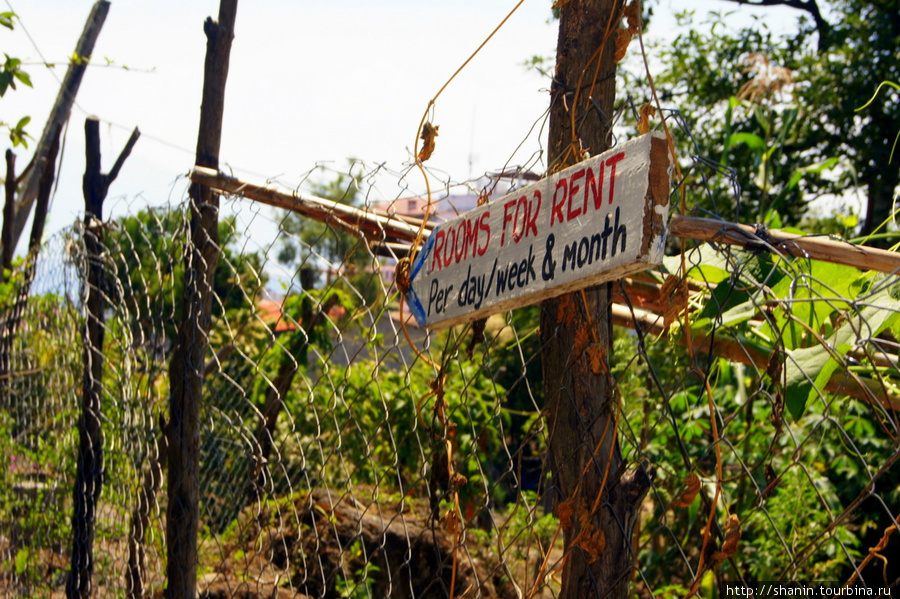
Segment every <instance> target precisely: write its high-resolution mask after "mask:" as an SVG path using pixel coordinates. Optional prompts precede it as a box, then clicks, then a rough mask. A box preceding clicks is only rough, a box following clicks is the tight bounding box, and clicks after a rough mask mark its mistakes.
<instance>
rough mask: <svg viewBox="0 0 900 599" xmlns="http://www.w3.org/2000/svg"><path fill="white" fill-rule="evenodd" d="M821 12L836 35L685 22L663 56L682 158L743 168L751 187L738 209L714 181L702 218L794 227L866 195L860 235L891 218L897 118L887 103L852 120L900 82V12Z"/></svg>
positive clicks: (662, 82)
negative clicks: (777, 221) (819, 208)
mask: <svg viewBox="0 0 900 599" xmlns="http://www.w3.org/2000/svg"><path fill="white" fill-rule="evenodd" d="M822 10H823V13H824V14H826V15H827V16H828V19H829V20H830V22H829V24H828V25H827V26H826V25H824V24H822V25H818V26H817V24H815V23H812V22H810V21H808V20H805V19H803V18H801V19H800V25H799V27H798V29H797V30H796V32H794V33H791V34H788V35H785V36H776V35H773V34H772V33H771V32H770V31H769V30H768V28H767V25H766V19H765V18H758V19H757V20H756V21H755V22H754V23H753V24H751V25H750V26H746V27H743V28H741V29H739V30H735V29H733V28H730V27H729V26H728V18H727V15H723V14H721V13H710V15H709V16H708V18H707V19H706V20H704V21H701V22H699V23H698V22H697V21H695V19H694V16H693V14H692V13H683V14H681V15H680V16H679V18H680V20H679V26H680V27H681V28H682V30H683V31H682V32H681V33H679V35H678V36H676V38H675V40H674V41H673V42H672V44H671V45H667V46H665V47H660V48H657V52H656V53H657V55H658V56H659V57H660V58H661V59H662V60H663V63H664V65H665V66H664V71H663V73H661V74H660V75H659V76H658V77H657V79H656V82H657V86H658V89H659V90H660V92H661V95H662V97H663V100H664V101H665V99H666V98H677V100H678V106H677V107H678V109H679V110H680V111H681V113H682V115H683V116H684V118H685V120H686V121H687V122H688V124H689V126H690V129H691V133H692V135H693V137H692V139H690V140H688V139H683V138H682V139H679V140H678V142H679V145H680V146H681V148H682V151H681V152H680V154H681V155H683V156H692V155H696V154H698V153H699V154H700V155H701V156H705V157H708V158H711V159H712V160H713V161H714V162H718V164H719V165H721V166H723V167H725V166H727V167H730V168H732V169H734V172H735V174H736V177H737V181H738V182H739V183H740V184H741V186H742V188H743V194H742V195H741V197H740V200H741V202H740V206H739V207H740V210H737V209H736V208H735V207H734V199H733V197H732V191H731V189H730V181H728V180H725V178H722V177H720V178H718V179H721V180H713V181H710V182H709V183H708V187H709V191H710V193H709V194H708V195H707V198H705V199H701V204H700V207H701V208H702V209H706V210H710V211H712V212H713V213H714V214H716V215H718V216H721V217H723V218H725V219H727V220H738V219H740V220H743V221H745V222H767V221H769V219H770V211H775V212H777V213H779V214H780V216H781V219H782V221H783V224H784V225H788V226H790V225H794V224H796V223H798V222H799V220H800V218H801V217H802V216H803V215H804V212H805V211H806V206H807V204H808V203H809V202H810V201H812V200H814V199H816V198H818V197H820V196H822V195H825V194H834V195H835V196H837V197H838V198H839V199H843V198H847V199H849V198H851V197H853V195H854V194H855V193H858V194H859V195H862V196H864V197H866V198H867V210H866V212H867V218H866V221H865V222H864V223H862V225H863V226H862V228H863V232H865V233H869V232H871V231H873V230H874V229H875V228H876V227H877V226H878V225H879V224H880V223H881V222H883V221H885V220H886V219H887V218H888V216H889V215H890V213H891V205H892V202H893V195H894V190H895V189H896V187H897V184H898V181H900V172H898V169H896V168H891V166H890V165H889V162H890V154H891V152H892V148H893V144H894V143H895V141H896V136H897V133H898V131H900V112H898V111H897V110H896V109H895V107H894V106H893V105H892V104H890V103H887V102H884V103H882V102H872V103H870V104H868V105H867V109H866V110H865V111H863V112H855V109H857V108H858V107H859V106H861V105H863V104H864V103H865V102H866V100H868V99H869V95H870V94H871V90H873V89H876V87H877V86H878V85H879V84H880V83H881V82H884V81H897V80H900V63H898V61H897V60H896V51H897V46H896V40H897V39H898V37H900V23H898V20H897V19H896V7H895V6H893V5H892V4H890V3H873V2H869V1H866V0H833V1H830V2H827V3H826V6H822ZM636 80H637V81H642V80H643V78H641V77H637V78H636ZM648 97H649V94H648ZM691 166H693V165H688V164H686V165H685V170H686V172H687V171H688V169H689V168H690V167H691ZM698 174H699V175H701V177H706V176H708V175H709V173H708V172H701V173H698ZM701 180H702V179H701ZM704 184H705V185H706V183H704ZM696 195H699V194H696ZM695 197H696V196H695Z"/></svg>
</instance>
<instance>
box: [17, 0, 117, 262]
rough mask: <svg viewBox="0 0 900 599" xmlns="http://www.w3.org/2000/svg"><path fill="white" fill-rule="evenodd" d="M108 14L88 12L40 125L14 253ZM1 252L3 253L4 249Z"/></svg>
mask: <svg viewBox="0 0 900 599" xmlns="http://www.w3.org/2000/svg"><path fill="white" fill-rule="evenodd" d="M108 12H109V2H107V1H106V0H98V1H97V2H96V3H95V4H94V6H93V7H92V8H91V13H90V15H88V18H87V21H86V22H85V24H84V30H83V31H82V32H81V37H80V38H78V43H77V44H76V45H75V55H76V56H77V57H78V60H77V61H73V62H72V64H70V65H69V68H68V70H67V71H66V75H65V77H64V78H63V82H62V85H61V86H60V89H59V94H58V95H57V96H56V101H55V102H54V103H53V108H52V109H51V110H50V116H49V117H48V118H47V124H46V125H44V131H43V133H42V134H41V138H40V140H38V144H37V146H36V147H35V150H34V158H33V159H32V163H33V164H32V166H33V168H31V170H30V171H29V172H28V174H27V176H26V177H25V179H24V180H23V181H22V189H21V191H20V193H19V197H18V200H17V202H16V209H15V212H16V215H15V220H14V221H13V224H12V238H11V241H10V243H9V245H10V246H11V247H12V251H14V250H15V247H16V245H17V244H18V243H19V238H20V237H21V236H22V232H23V231H24V230H25V223H26V222H27V221H28V215H29V214H30V212H31V205H32V204H33V203H34V200H35V198H36V197H37V191H38V186H39V184H40V180H41V177H42V174H43V169H45V168H48V167H47V165H49V168H51V169H52V168H53V165H54V164H55V162H56V161H55V160H54V161H45V158H46V157H47V155H48V154H49V151H50V146H51V145H52V142H53V139H54V137H57V136H58V131H59V130H61V129H62V126H63V123H65V122H66V121H67V120H68V118H69V114H70V113H71V111H72V104H74V103H75V96H76V95H77V94H78V88H79V87H80V86H81V80H82V79H84V73H85V71H87V66H88V61H87V59H89V58H90V56H91V54H93V52H94V44H95V43H96V42H97V38H98V37H99V36H100V30H101V29H102V28H103V23H104V21H105V20H106V14H107V13H108ZM54 132H56V133H54ZM3 243H4V244H6V243H7V240H5V239H4V240H3ZM3 251H6V249H5V245H4V250H3Z"/></svg>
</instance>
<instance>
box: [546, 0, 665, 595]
mask: <svg viewBox="0 0 900 599" xmlns="http://www.w3.org/2000/svg"><path fill="white" fill-rule="evenodd" d="M619 5H620V3H619V2H616V1H614V0H571V1H570V2H566V3H561V7H560V15H559V39H558V43H557V63H556V75H555V77H554V79H553V89H552V96H551V107H550V141H549V149H548V155H549V158H550V161H551V162H550V165H551V170H560V169H561V168H563V167H566V166H570V165H572V164H574V163H576V162H578V161H579V160H581V158H582V151H589V152H590V154H591V155H596V154H599V153H601V152H603V151H604V150H606V149H608V148H609V145H610V136H611V131H610V128H611V118H612V114H613V102H614V99H615V74H616V61H615V58H614V40H615V31H616V29H617V27H618V24H619V21H620V19H621V13H620V12H619V9H618V6H619ZM614 13H615V14H614ZM573 112H574V114H573ZM610 288H611V285H610V284H606V285H600V286H597V287H592V288H589V289H586V290H584V291H583V292H576V293H572V294H567V295H563V296H561V297H558V298H554V299H550V300H547V301H544V302H543V303H542V304H541V341H542V346H543V353H542V356H543V357H542V363H543V371H544V385H545V398H546V407H547V412H548V416H547V419H548V423H549V427H550V440H549V456H548V459H549V461H550V470H551V471H552V473H553V477H554V479H553V487H552V488H551V489H550V492H553V493H554V495H553V497H552V499H553V504H554V508H555V512H556V515H557V517H558V518H559V520H560V525H561V526H562V529H563V532H564V539H565V552H566V559H565V565H564V567H563V572H562V589H561V590H560V594H559V596H560V597H561V598H564V599H576V598H579V599H580V598H584V597H608V598H624V597H627V596H628V583H629V579H630V578H631V576H630V573H631V566H632V564H633V562H634V555H633V553H632V548H631V536H632V534H631V533H632V529H633V522H634V520H633V515H634V514H635V513H636V510H637V508H638V507H639V504H640V501H641V500H642V499H643V497H644V495H645V494H646V491H647V489H648V487H649V481H648V479H647V475H646V473H644V472H643V470H638V471H635V472H629V473H626V472H625V463H624V461H623V459H622V455H621V452H620V450H619V444H618V434H617V424H618V401H617V398H616V394H615V385H614V383H613V381H612V380H611V378H610V376H609V356H610V353H611V350H612V323H611V318H610V295H611V293H610V292H611V289H610ZM589 345H592V346H593V348H590V349H592V351H591V352H590V353H592V354H593V355H594V356H597V355H599V356H602V360H601V362H602V363H601V364H600V365H599V366H598V365H596V364H594V365H592V364H591V360H590V359H589V357H588V354H589V351H588V349H589V347H588V346H589Z"/></svg>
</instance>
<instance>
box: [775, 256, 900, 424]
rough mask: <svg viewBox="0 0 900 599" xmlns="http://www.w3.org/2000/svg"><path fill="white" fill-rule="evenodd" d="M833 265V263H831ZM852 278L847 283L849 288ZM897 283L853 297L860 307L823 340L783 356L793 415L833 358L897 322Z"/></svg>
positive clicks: (834, 363)
mask: <svg viewBox="0 0 900 599" xmlns="http://www.w3.org/2000/svg"><path fill="white" fill-rule="evenodd" d="M831 266H837V265H831ZM851 284H852V282H850V283H847V284H846V286H847V288H848V289H849V287H850V286H851ZM898 298H900V283H893V284H891V285H883V286H882V287H881V288H880V289H878V290H877V291H876V292H875V293H873V294H872V295H870V296H869V297H865V298H862V299H859V300H857V302H856V305H857V307H861V308H860V309H859V310H858V312H857V313H856V314H853V315H851V316H850V317H849V318H848V319H847V322H845V323H844V324H843V326H841V327H840V328H839V329H838V330H837V331H835V332H834V334H833V335H831V336H830V337H829V338H828V339H827V340H826V343H827V344H828V345H829V346H830V347H831V348H833V351H832V350H829V348H828V347H826V346H824V345H821V344H817V345H814V346H812V347H806V348H801V349H796V350H789V351H788V352H787V354H788V359H787V360H785V404H786V405H787V408H788V410H789V411H790V413H791V415H792V416H793V417H794V418H795V419H796V418H800V417H801V416H802V415H803V412H804V411H805V410H806V406H807V405H808V404H809V402H810V401H811V400H812V399H813V398H814V397H816V396H817V395H820V394H821V393H822V390H823V389H824V387H825V384H826V383H827V382H828V380H829V379H830V378H831V375H832V374H833V373H834V371H835V370H837V369H838V368H839V367H840V363H839V362H838V360H837V359H835V354H836V355H838V356H841V355H844V354H845V353H847V352H848V351H849V350H850V349H852V348H853V347H856V346H857V345H860V344H863V343H865V342H866V341H868V340H869V339H872V338H874V337H875V336H876V335H878V334H880V333H881V332H882V331H884V330H885V329H887V328H889V327H894V326H897V324H898V323H900V299H898Z"/></svg>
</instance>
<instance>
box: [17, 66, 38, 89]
mask: <svg viewBox="0 0 900 599" xmlns="http://www.w3.org/2000/svg"><path fill="white" fill-rule="evenodd" d="M13 75H15V77H16V79H18V80H19V81H21V82H22V83H24V84H25V85H27V86H28V87H34V86H33V85H31V76H30V75H29V74H28V73H26V72H25V71H22V70H18V69H17V70H16V72H15V73H13Z"/></svg>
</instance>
